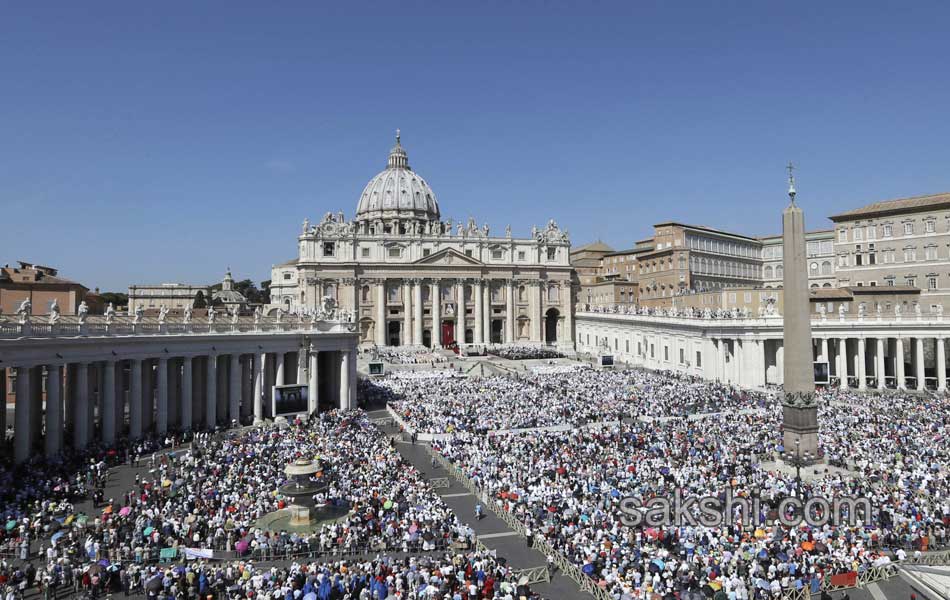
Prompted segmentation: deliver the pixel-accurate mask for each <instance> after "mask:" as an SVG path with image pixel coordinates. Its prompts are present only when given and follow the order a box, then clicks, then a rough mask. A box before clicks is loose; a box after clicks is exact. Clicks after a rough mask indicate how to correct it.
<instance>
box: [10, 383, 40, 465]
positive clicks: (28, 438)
mask: <svg viewBox="0 0 950 600" xmlns="http://www.w3.org/2000/svg"><path fill="white" fill-rule="evenodd" d="M4 401H6V398H4ZM31 404H32V395H31V393H30V367H17V369H16V412H15V414H14V417H13V428H14V432H13V435H14V437H15V440H14V449H13V456H14V459H15V460H16V462H18V463H21V462H26V461H27V460H29V458H30V455H31V454H32V452H33V428H32V427H30V413H31V412H32V410H33V409H35V408H36V407H33V406H31ZM4 410H6V406H4Z"/></svg>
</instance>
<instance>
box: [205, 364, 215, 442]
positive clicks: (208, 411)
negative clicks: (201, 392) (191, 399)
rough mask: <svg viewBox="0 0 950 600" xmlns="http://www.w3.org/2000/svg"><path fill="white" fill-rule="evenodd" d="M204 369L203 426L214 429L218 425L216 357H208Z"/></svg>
mask: <svg viewBox="0 0 950 600" xmlns="http://www.w3.org/2000/svg"><path fill="white" fill-rule="evenodd" d="M206 362H207V365H206V368H205V426H206V427H207V428H208V429H214V427H215V425H217V423H218V357H217V356H215V355H214V354H209V355H208V360H207V361H206Z"/></svg>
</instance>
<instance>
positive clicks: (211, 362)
mask: <svg viewBox="0 0 950 600" xmlns="http://www.w3.org/2000/svg"><path fill="white" fill-rule="evenodd" d="M281 366H283V361H281ZM205 373H206V376H205V427H208V428H209V429H213V428H214V426H215V425H216V424H217V422H218V357H217V356H215V355H214V354H209V355H208V360H207V365H206V368H205Z"/></svg>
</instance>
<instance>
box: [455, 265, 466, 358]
mask: <svg viewBox="0 0 950 600" xmlns="http://www.w3.org/2000/svg"><path fill="white" fill-rule="evenodd" d="M455 303H456V310H455V343H456V344H458V345H459V346H462V345H464V344H465V280H464V279H456V280H455Z"/></svg>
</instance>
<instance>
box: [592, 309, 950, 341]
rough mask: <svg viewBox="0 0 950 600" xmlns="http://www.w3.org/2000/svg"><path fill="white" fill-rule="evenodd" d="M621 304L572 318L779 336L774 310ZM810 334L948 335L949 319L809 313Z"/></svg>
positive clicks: (778, 319)
mask: <svg viewBox="0 0 950 600" xmlns="http://www.w3.org/2000/svg"><path fill="white" fill-rule="evenodd" d="M623 309H624V307H619V308H618V309H617V310H613V309H604V310H579V311H577V313H576V314H575V319H577V320H578V321H579V322H580V323H582V322H583V321H590V322H597V321H600V322H613V323H634V322H636V323H640V324H643V325H647V326H653V327H663V326H668V327H671V328H678V329H682V328H689V329H701V330H706V331H707V332H711V331H713V330H725V331H729V332H733V331H734V332H747V333H762V334H764V335H767V336H768V337H770V338H771V337H779V338H781V337H782V324H783V319H782V315H781V314H779V313H778V312H775V313H774V314H771V315H753V314H741V313H740V314H735V313H719V314H716V313H713V314H711V315H706V314H703V313H689V312H685V311H683V312H678V313H676V314H675V315H674V314H672V313H669V312H666V313H664V312H654V313H641V312H632V309H631V312H624V310H623ZM811 326H812V334H813V335H814V336H815V337H823V336H825V335H828V336H839V337H840V336H841V335H843V334H849V335H851V336H854V337H858V336H862V335H863V336H867V337H874V335H875V334H876V333H883V332H885V331H886V332H887V333H888V335H890V336H892V337H893V336H897V335H902V334H903V332H904V331H905V330H906V331H907V335H911V334H914V335H919V334H920V333H921V331H923V330H935V331H933V333H932V335H933V336H936V335H950V319H944V316H943V314H942V313H940V312H929V313H921V314H916V313H910V314H907V313H903V314H895V313H894V312H888V313H882V314H878V313H866V314H864V315H857V314H853V313H845V314H844V315H838V314H835V315H830V314H813V315H811Z"/></svg>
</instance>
